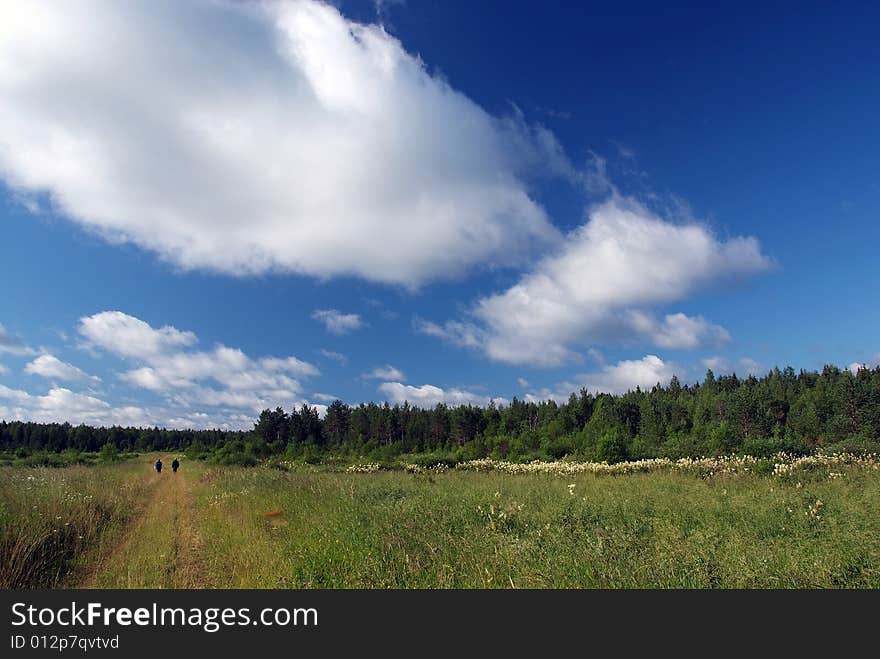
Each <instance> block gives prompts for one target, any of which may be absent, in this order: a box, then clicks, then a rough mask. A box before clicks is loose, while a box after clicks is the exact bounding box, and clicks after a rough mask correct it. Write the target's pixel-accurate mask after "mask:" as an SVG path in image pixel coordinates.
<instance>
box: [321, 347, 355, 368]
mask: <svg viewBox="0 0 880 659" xmlns="http://www.w3.org/2000/svg"><path fill="white" fill-rule="evenodd" d="M318 354H320V355H321V356H323V357H326V358H327V359H329V360H331V361H334V362H336V363H337V364H339V365H340V366H345V365H346V364H347V363H348V357H346V356H345V355H343V354H342V353H341V352H334V351H332V350H327V349H325V348H321V349H320V350H318Z"/></svg>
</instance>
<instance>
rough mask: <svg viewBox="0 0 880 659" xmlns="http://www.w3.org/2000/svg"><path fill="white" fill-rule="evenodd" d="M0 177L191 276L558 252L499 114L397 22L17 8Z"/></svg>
mask: <svg viewBox="0 0 880 659" xmlns="http://www.w3.org/2000/svg"><path fill="white" fill-rule="evenodd" d="M0 96H2V98H3V103H2V104H0V176H2V178H3V179H4V180H5V181H6V183H7V184H9V185H10V186H12V187H13V188H14V189H15V190H16V191H17V192H18V193H19V194H20V196H21V198H22V199H25V200H27V201H28V202H29V203H30V204H31V205H33V203H34V197H33V196H30V197H29V196H28V195H38V194H42V193H48V195H49V198H50V199H51V203H52V204H53V206H54V207H55V209H56V210H58V211H60V212H61V213H62V214H63V215H65V216H67V217H69V218H71V219H72V220H74V221H75V222H77V223H78V224H80V225H82V226H84V227H86V228H88V229H90V230H92V231H94V232H97V233H98V234H100V235H102V236H104V237H106V238H107V239H108V240H111V241H120V242H131V243H134V244H137V245H139V246H140V247H143V248H145V249H148V250H152V251H154V252H156V253H157V254H159V255H160V256H161V257H162V258H164V259H166V260H167V261H169V262H171V263H173V264H175V265H177V266H180V267H183V268H185V269H192V268H200V269H209V270H214V271H221V272H225V273H231V274H234V275H246V274H255V273H262V272H267V271H279V272H297V273H304V274H308V275H313V276H317V277H322V278H323V277H332V276H339V275H355V276H358V277H362V278H364V279H367V280H371V281H377V282H386V283H392V284H400V285H403V286H406V287H410V288H412V287H417V286H419V285H420V284H422V283H424V282H426V281H430V280H432V279H436V278H447V277H454V276H458V275H461V274H463V273H464V272H466V271H467V270H468V269H470V268H471V267H473V266H475V265H477V264H486V265H490V266H493V265H513V264H521V263H523V262H524V258H525V257H527V256H528V255H529V254H530V253H532V251H533V249H534V248H535V247H536V246H537V247H538V248H541V247H542V246H545V245H547V244H549V243H552V242H553V241H555V240H556V239H558V232H557V231H556V229H555V228H554V227H553V226H552V225H551V224H550V223H549V222H548V220H547V218H546V216H545V213H544V211H543V209H542V208H541V207H540V206H539V205H538V204H537V203H536V202H535V201H533V199H532V198H531V196H530V194H529V191H528V189H527V187H526V184H525V183H524V182H523V181H524V178H525V173H526V172H527V171H530V170H531V169H533V168H536V167H540V168H541V169H542V170H543V171H545V172H547V171H550V172H556V173H558V174H561V175H570V174H571V171H570V169H571V168H570V164H569V163H568V161H567V159H566V158H565V156H564V154H563V153H562V149H561V147H560V146H559V144H558V143H557V141H556V140H555V138H554V137H553V135H552V134H551V133H550V132H549V131H547V130H545V129H543V128H541V127H540V126H530V125H528V124H526V123H525V122H524V120H523V119H522V116H521V115H518V114H516V113H515V112H513V114H512V116H511V117H508V118H497V117H494V116H492V115H489V114H488V113H486V112H485V111H484V110H482V109H481V108H480V107H479V106H478V105H476V104H475V103H474V102H473V101H471V100H470V99H468V98H467V97H466V96H464V95H463V94H461V93H459V92H457V91H455V90H454V89H452V88H451V87H450V85H449V84H448V83H447V82H446V81H445V80H443V79H442V78H439V77H436V76H432V75H431V74H429V73H428V72H427V71H426V67H425V65H424V64H423V62H422V61H421V60H420V59H419V58H418V57H417V56H415V55H412V54H410V53H408V52H406V50H405V49H404V47H403V46H402V44H401V43H400V42H399V41H398V40H397V39H395V38H394V37H392V36H391V35H389V34H388V33H387V32H385V31H384V29H383V28H382V27H381V26H378V25H362V24H357V23H353V22H351V21H348V20H347V19H346V18H345V17H343V16H342V15H341V14H340V12H339V10H338V9H336V8H335V7H332V6H330V5H327V4H324V3H320V2H314V1H312V0H289V1H288V2H284V3H270V2H266V3H262V2H253V3H235V2H204V1H193V2H186V3H181V2H176V1H174V2H171V1H170V0H157V1H156V2H150V3H119V2H115V1H109V0H83V1H82V2H77V3H69V2H41V3H30V2H9V3H6V4H5V5H4V20H3V21H2V22H0Z"/></svg>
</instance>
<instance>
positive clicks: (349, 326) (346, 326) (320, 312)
mask: <svg viewBox="0 0 880 659" xmlns="http://www.w3.org/2000/svg"><path fill="white" fill-rule="evenodd" d="M312 318H313V319H314V320H317V321H318V322H320V323H322V324H323V325H324V327H325V328H326V329H327V331H328V332H330V333H331V334H337V335H342V334H348V333H349V332H354V331H355V330H359V329H360V328H361V327H363V326H364V321H363V320H361V317H360V316H359V315H358V314H356V313H342V312H341V311H338V310H336V309H317V310H315V311H314V312H312Z"/></svg>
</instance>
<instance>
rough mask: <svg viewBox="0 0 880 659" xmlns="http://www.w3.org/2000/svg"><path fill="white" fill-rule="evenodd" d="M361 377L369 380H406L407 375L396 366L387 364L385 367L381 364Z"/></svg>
mask: <svg viewBox="0 0 880 659" xmlns="http://www.w3.org/2000/svg"><path fill="white" fill-rule="evenodd" d="M361 377H362V378H364V379H367V380H399V381H406V376H405V375H404V374H403V371H401V370H400V369H398V368H394V367H393V366H391V365H390V364H386V365H385V366H384V367H382V366H380V367H377V368H374V369H373V370H372V371H370V372H369V373H364V374H363V375H362V376H361Z"/></svg>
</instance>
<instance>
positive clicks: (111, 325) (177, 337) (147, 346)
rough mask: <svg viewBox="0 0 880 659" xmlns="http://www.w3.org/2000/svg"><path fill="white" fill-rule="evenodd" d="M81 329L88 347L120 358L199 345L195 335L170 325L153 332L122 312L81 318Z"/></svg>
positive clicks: (148, 326) (150, 328)
mask: <svg viewBox="0 0 880 659" xmlns="http://www.w3.org/2000/svg"><path fill="white" fill-rule="evenodd" d="M78 329H79V333H80V334H81V335H82V336H83V337H84V338H85V339H86V341H87V342H88V344H89V345H92V346H96V347H100V348H103V349H105V350H109V351H110V352H112V353H114V354H116V355H119V356H120V357H140V358H148V357H151V356H153V355H162V354H164V353H166V352H167V351H169V350H174V349H177V348H182V347H186V346H190V345H192V344H194V343H195V342H196V335H195V334H193V333H192V332H181V331H180V330H178V329H176V328H174V327H170V326H167V325H166V326H165V327H161V328H159V329H153V328H152V327H151V326H150V325H149V324H147V323H145V322H144V321H142V320H140V319H139V318H135V317H134V316H129V315H128V314H125V313H122V312H121V311H102V312H101V313H96V314H95V315H93V316H88V317H85V318H81V319H80V322H79V328H78Z"/></svg>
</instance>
